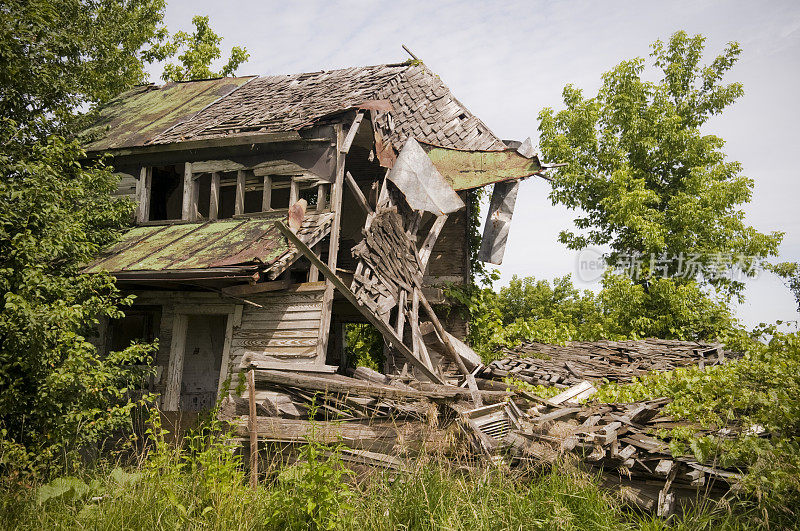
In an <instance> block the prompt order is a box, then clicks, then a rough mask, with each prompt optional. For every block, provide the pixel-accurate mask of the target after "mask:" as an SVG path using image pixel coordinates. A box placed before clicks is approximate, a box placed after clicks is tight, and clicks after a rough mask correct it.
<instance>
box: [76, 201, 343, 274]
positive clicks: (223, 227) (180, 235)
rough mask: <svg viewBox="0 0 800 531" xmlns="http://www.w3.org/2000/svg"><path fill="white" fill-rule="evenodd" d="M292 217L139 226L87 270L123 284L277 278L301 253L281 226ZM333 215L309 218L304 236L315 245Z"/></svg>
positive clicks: (302, 234) (304, 222) (319, 215)
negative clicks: (106, 274)
mask: <svg viewBox="0 0 800 531" xmlns="http://www.w3.org/2000/svg"><path fill="white" fill-rule="evenodd" d="M278 219H280V220H285V219H286V214H285V212H282V213H275V214H272V215H267V216H263V217H253V218H241V219H226V220H219V221H213V222H204V223H175V224H171V225H158V226H143V227H134V228H133V229H131V230H129V231H128V232H126V233H125V234H124V235H123V236H122V239H121V240H120V241H119V242H117V244H116V245H113V246H112V247H110V248H109V249H107V250H106V251H105V252H104V253H103V254H102V255H101V256H100V258H98V259H97V260H95V261H94V262H93V263H92V264H90V265H89V266H88V267H86V268H85V269H84V272H85V273H97V272H100V271H108V272H109V273H111V274H113V275H114V276H115V277H117V279H118V280H125V279H130V280H135V279H142V278H147V279H162V280H169V279H170V278H178V277H181V278H183V277H186V276H187V275H188V276H191V275H192V274H193V273H192V272H196V273H195V276H196V277H198V278H199V277H203V278H210V277H215V276H220V277H237V276H249V275H252V274H254V273H257V272H270V273H271V274H272V275H271V276H273V277H274V276H277V275H278V274H279V273H280V272H281V271H283V270H284V269H285V268H286V267H287V266H288V265H290V264H291V263H292V262H294V261H295V260H296V259H297V258H298V257H299V253H298V252H297V250H296V249H295V248H294V247H293V246H292V245H291V244H290V243H289V242H287V241H286V238H284V237H283V236H282V235H281V234H280V232H279V231H278V230H277V229H276V228H275V226H274V221H275V220H278ZM332 219H333V214H332V213H330V212H326V213H322V214H309V215H307V216H306V217H305V219H304V220H303V224H302V226H301V227H300V229H299V230H298V236H299V237H300V238H301V240H303V241H304V242H306V243H307V244H308V245H314V244H315V243H316V242H318V241H319V240H321V239H322V238H323V237H324V236H325V235H326V234H328V232H330V225H331V221H332Z"/></svg>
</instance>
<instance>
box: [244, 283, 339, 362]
mask: <svg viewBox="0 0 800 531" xmlns="http://www.w3.org/2000/svg"><path fill="white" fill-rule="evenodd" d="M324 286H325V284H324V283H322V282H320V283H316V284H315V285H310V286H307V287H305V288H303V289H302V290H291V289H290V290H286V291H276V292H269V293H263V294H259V296H258V297H257V298H256V297H250V299H251V300H253V301H254V302H257V303H258V304H261V305H262V306H263V308H255V307H252V306H246V307H245V308H244V311H243V313H242V323H241V326H240V327H239V328H238V329H236V330H234V333H233V341H232V343H231V365H232V367H234V370H238V367H239V366H240V365H241V364H242V361H243V360H244V361H245V362H247V363H274V362H291V363H320V364H324V362H325V360H324V359H322V360H318V359H317V355H316V349H317V341H318V339H319V323H320V318H321V314H322V296H323V293H324ZM314 288H315V289H314Z"/></svg>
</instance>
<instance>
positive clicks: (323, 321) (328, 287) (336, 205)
mask: <svg viewBox="0 0 800 531" xmlns="http://www.w3.org/2000/svg"><path fill="white" fill-rule="evenodd" d="M334 128H335V131H336V147H337V150H336V152H337V153H338V155H337V157H336V179H335V181H334V183H333V191H332V193H331V210H332V211H333V222H332V223H331V233H330V242H329V244H328V268H329V269H330V270H331V271H334V272H335V271H336V264H337V261H338V255H339V233H340V231H341V229H342V195H343V194H344V161H345V156H346V154H345V153H341V152H339V149H338V148H339V147H340V146H341V145H342V137H343V133H342V125H341V124H336V125H335V126H334ZM311 263H312V264H313V263H314V261H313V260H312V261H311ZM332 310H333V283H332V282H331V279H327V281H326V283H325V293H324V295H323V296H322V315H321V317H320V320H319V336H318V337H319V339H318V340H317V361H320V360H321V361H323V362H324V361H325V355H326V354H327V352H328V335H329V334H330V328H331V311H332Z"/></svg>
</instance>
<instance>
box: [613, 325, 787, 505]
mask: <svg viewBox="0 0 800 531" xmlns="http://www.w3.org/2000/svg"><path fill="white" fill-rule="evenodd" d="M731 344H735V343H734V342H733V341H732V342H731ZM738 344H739V345H740V346H741V345H744V346H746V348H747V352H746V354H745V356H744V358H742V359H741V360H736V361H732V362H729V363H727V364H724V365H720V366H715V367H709V368H706V369H705V370H701V369H699V368H698V367H688V368H681V369H677V370H675V371H671V372H665V373H653V374H650V375H647V376H645V377H643V378H641V379H639V380H636V381H635V382H634V383H632V384H628V385H617V384H607V385H605V386H603V387H602V388H601V389H600V392H599V393H598V394H597V398H598V399H599V400H603V401H610V402H619V401H632V400H641V399H648V398H656V397H661V396H666V397H670V398H672V399H673V401H672V403H670V404H669V405H668V406H667V409H666V411H667V413H669V414H671V415H673V416H674V417H676V418H681V419H689V420H692V421H694V422H699V423H700V424H701V425H702V426H705V427H716V428H724V427H733V428H734V429H735V430H737V431H738V430H739V429H740V430H741V432H740V434H739V435H738V436H736V437H733V438H728V437H725V438H716V437H711V436H706V437H703V438H698V437H696V436H695V435H694V433H693V431H692V430H687V429H683V430H678V431H675V432H670V433H665V434H663V435H669V436H670V437H672V438H673V441H672V444H671V447H672V449H673V451H675V452H676V453H682V452H693V453H694V454H695V456H696V457H697V458H698V459H699V460H701V461H710V460H716V461H717V462H719V463H720V464H722V465H724V466H733V467H747V469H748V473H747V474H746V475H745V477H744V481H743V486H744V487H745V490H744V493H745V494H747V495H748V496H752V497H753V498H754V499H755V500H757V501H759V502H760V504H761V507H762V508H764V509H766V510H767V511H768V514H772V515H773V517H779V518H787V517H790V516H791V515H793V514H794V511H795V508H796V507H797V506H798V504H800V333H798V332H795V333H783V332H779V331H778V330H777V328H776V327H775V326H768V327H762V328H760V329H758V330H756V331H754V332H753V334H752V336H751V337H749V338H743V337H740V338H738ZM735 433H736V431H735Z"/></svg>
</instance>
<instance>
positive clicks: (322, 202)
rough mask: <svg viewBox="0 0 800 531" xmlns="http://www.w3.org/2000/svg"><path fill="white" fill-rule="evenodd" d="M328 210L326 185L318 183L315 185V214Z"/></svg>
mask: <svg viewBox="0 0 800 531" xmlns="http://www.w3.org/2000/svg"><path fill="white" fill-rule="evenodd" d="M326 208H328V185H327V184H325V183H319V184H318V185H317V212H322V211H323V210H325V209H326Z"/></svg>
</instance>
